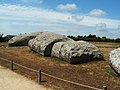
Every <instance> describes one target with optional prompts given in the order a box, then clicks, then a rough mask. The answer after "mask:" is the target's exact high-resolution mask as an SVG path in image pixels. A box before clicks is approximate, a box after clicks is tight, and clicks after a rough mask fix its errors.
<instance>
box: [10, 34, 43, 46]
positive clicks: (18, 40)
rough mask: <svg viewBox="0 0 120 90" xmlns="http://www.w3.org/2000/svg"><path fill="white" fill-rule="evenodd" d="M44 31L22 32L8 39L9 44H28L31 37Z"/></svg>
mask: <svg viewBox="0 0 120 90" xmlns="http://www.w3.org/2000/svg"><path fill="white" fill-rule="evenodd" d="M42 33H43V32H34V33H27V34H20V35H17V36H15V37H13V38H12V39H10V40H9V41H8V45H9V46H27V45H28V41H29V40H30V39H33V38H35V37H36V36H37V35H39V34H42Z"/></svg>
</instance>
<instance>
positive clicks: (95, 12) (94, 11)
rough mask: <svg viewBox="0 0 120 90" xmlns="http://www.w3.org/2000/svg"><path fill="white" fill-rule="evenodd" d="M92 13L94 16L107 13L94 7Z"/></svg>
mask: <svg viewBox="0 0 120 90" xmlns="http://www.w3.org/2000/svg"><path fill="white" fill-rule="evenodd" d="M89 14H90V15H92V16H105V15H107V13H106V12H105V11H103V10H101V9H93V10H92V11H90V12H89Z"/></svg>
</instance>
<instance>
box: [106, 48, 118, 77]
mask: <svg viewBox="0 0 120 90" xmlns="http://www.w3.org/2000/svg"><path fill="white" fill-rule="evenodd" d="M108 61H109V64H110V66H111V67H112V68H113V69H114V70H115V72H116V73H118V74H119V75H120V48H118V49H115V50H112V51H111V52H110V53H109V60H108Z"/></svg>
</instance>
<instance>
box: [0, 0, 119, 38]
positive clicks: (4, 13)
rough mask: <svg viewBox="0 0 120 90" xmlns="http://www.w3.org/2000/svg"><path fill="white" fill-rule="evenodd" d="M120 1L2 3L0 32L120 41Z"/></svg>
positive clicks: (12, 0) (1, 0)
mask: <svg viewBox="0 0 120 90" xmlns="http://www.w3.org/2000/svg"><path fill="white" fill-rule="evenodd" d="M119 10H120V1H119V0H0V33H4V34H20V33H28V32H34V31H50V32H56V33H60V34H64V35H88V34H96V35H98V36H101V37H102V36H107V37H110V38H120V12H119Z"/></svg>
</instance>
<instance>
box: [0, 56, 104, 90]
mask: <svg viewBox="0 0 120 90" xmlns="http://www.w3.org/2000/svg"><path fill="white" fill-rule="evenodd" d="M0 59H2V60H4V61H7V62H9V63H10V62H12V61H11V60H8V59H5V58H2V57H0ZM13 64H15V65H17V66H20V67H23V68H25V69H28V70H31V71H33V72H36V73H38V72H39V71H38V70H35V69H32V68H29V67H27V66H23V65H21V64H18V63H15V62H13ZM41 74H43V75H46V76H48V77H51V78H54V79H57V80H60V81H64V82H67V83H71V84H74V85H77V86H82V87H86V88H89V89H93V90H103V89H100V88H96V87H92V86H88V85H84V84H80V83H76V82H73V81H69V80H66V79H62V78H59V77H56V76H53V75H50V74H47V73H45V72H41Z"/></svg>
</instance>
